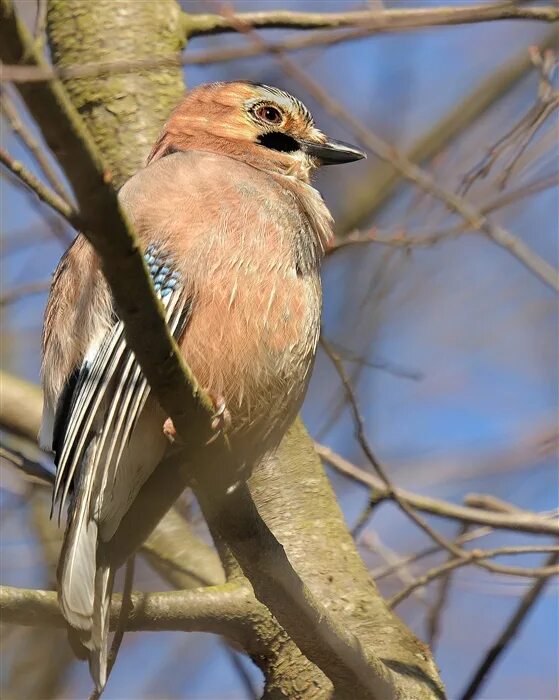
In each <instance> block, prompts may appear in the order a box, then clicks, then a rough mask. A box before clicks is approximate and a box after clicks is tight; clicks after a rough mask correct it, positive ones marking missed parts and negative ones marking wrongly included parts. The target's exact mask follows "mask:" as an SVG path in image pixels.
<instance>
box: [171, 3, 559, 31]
mask: <svg viewBox="0 0 559 700" xmlns="http://www.w3.org/2000/svg"><path fill="white" fill-rule="evenodd" d="M510 19H523V20H534V21H540V22H557V21H558V20H559V9H557V8H556V7H552V6H544V7H523V6H521V5H516V4H515V5H512V4H509V3H507V4H503V3H501V2H499V3H494V4H491V5H471V4H470V5H464V6H461V7H460V6H458V7H456V6H451V7H444V6H443V7H433V8H430V7H427V8H417V9H416V8H403V9H382V10H380V11H378V10H363V11H354V12H331V13H327V12H324V13H323V12H290V11H282V10H272V11H270V12H240V13H237V14H235V15H234V18H233V19H230V18H228V17H224V16H222V15H213V14H207V15H203V14H199V15H192V14H187V13H184V16H183V25H184V30H185V33H186V35H187V37H189V38H191V37H194V36H204V35H207V34H223V33H225V32H236V31H238V23H239V22H242V23H243V24H245V25H246V26H248V27H251V28H253V29H340V28H344V27H356V26H363V25H367V26H369V27H371V28H374V29H376V30H378V31H383V32H386V31H395V30H401V29H417V28H419V27H434V26H441V25H454V24H470V23H477V22H491V21H495V20H510Z"/></svg>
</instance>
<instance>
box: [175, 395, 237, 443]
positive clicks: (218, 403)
mask: <svg viewBox="0 0 559 700" xmlns="http://www.w3.org/2000/svg"><path fill="white" fill-rule="evenodd" d="M206 393H207V394H208V396H209V398H210V400H211V402H212V405H213V408H214V412H213V414H212V422H211V426H212V430H213V431H214V432H215V435H214V436H213V437H212V438H210V440H209V441H208V444H209V443H210V442H213V441H214V440H215V439H216V437H217V436H218V435H219V434H220V433H221V432H222V431H223V432H227V430H228V429H229V427H230V425H231V413H230V412H229V409H228V408H227V404H226V403H225V399H224V398H223V396H222V395H221V394H216V393H215V392H213V391H211V390H208V391H207V392H206ZM163 434H164V435H165V437H166V438H167V440H169V442H170V443H171V444H173V443H174V442H176V441H177V431H176V428H175V424H174V423H173V419H172V418H171V417H169V418H167V420H166V421H165V422H164V423H163ZM179 442H180V439H179Z"/></svg>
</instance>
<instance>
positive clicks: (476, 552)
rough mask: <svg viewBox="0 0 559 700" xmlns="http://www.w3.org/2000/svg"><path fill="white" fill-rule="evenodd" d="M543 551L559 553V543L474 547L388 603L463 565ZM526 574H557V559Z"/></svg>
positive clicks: (390, 599)
mask: <svg viewBox="0 0 559 700" xmlns="http://www.w3.org/2000/svg"><path fill="white" fill-rule="evenodd" d="M541 552H553V553H554V554H555V556H557V553H559V546H558V545H542V546H535V547H531V546H526V547H521V546H519V547H497V548H495V549H485V550H484V549H473V550H471V551H470V552H464V554H463V555H461V556H459V557H456V558H455V559H451V560H450V561H447V562H445V563H444V564H441V565H440V566H437V567H434V568H433V569H431V570H430V571H427V573H425V574H423V576H420V577H419V578H417V579H416V580H415V581H414V582H413V583H411V584H410V585H409V586H407V587H406V588H404V589H403V590H402V591H400V592H399V593H396V595H394V596H392V597H391V598H389V600H388V605H389V606H390V607H391V608H394V607H396V605H399V604H400V603H401V602H402V601H403V600H405V599H406V598H407V597H408V596H409V595H410V594H411V593H413V592H414V591H415V590H416V589H417V588H420V587H423V586H426V585H427V584H428V583H430V582H431V581H433V580H435V579H436V578H438V577H439V576H442V575H444V574H447V573H448V572H449V571H453V570H454V569H458V568H460V567H462V566H466V565H468V564H475V563H481V562H482V561H483V560H484V559H490V558H492V557H500V556H509V555H512V554H534V553H541ZM525 571H526V575H527V577H529V578H532V577H534V578H535V577H538V578H540V579H542V580H545V579H546V578H549V577H550V576H557V575H558V574H559V567H558V566H557V565H556V559H554V563H553V564H546V565H545V566H541V567H535V568H531V569H526V570H525Z"/></svg>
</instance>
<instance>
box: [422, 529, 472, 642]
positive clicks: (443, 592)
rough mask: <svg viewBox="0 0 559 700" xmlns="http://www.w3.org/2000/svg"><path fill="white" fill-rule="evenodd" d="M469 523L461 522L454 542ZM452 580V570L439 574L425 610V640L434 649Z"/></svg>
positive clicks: (461, 535)
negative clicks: (429, 603)
mask: <svg viewBox="0 0 559 700" xmlns="http://www.w3.org/2000/svg"><path fill="white" fill-rule="evenodd" d="M468 528H469V525H468V523H461V524H460V530H459V532H458V536H457V537H456V539H455V540H454V544H456V545H458V544H460V541H461V538H463V537H464V535H466V534H467V532H468ZM451 556H452V555H450V554H449V555H448V557H447V561H450V558H451ZM451 582H452V571H448V572H447V573H446V574H444V575H443V576H441V580H440V581H439V587H438V590H437V593H436V596H435V599H434V600H433V602H432V603H431V605H430V606H429V610H428V612H427V616H426V620H425V627H426V635H425V636H426V641H427V644H428V645H429V648H430V649H432V650H434V649H435V647H436V645H437V642H438V640H439V635H440V632H441V619H442V615H443V612H444V609H445V606H446V604H447V602H448V598H449V595H450V585H451Z"/></svg>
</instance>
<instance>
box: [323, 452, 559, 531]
mask: <svg viewBox="0 0 559 700" xmlns="http://www.w3.org/2000/svg"><path fill="white" fill-rule="evenodd" d="M315 449H316V451H317V453H318V454H319V455H320V456H321V457H322V459H324V461H326V462H328V464H331V465H332V466H333V467H334V468H335V469H337V470H338V471H339V472H341V473H342V474H344V475H345V476H347V477H349V478H350V479H353V480H354V481H357V482H358V483H360V484H363V485H365V486H367V487H369V488H371V489H374V490H375V496H376V497H377V498H378V499H384V498H389V497H390V490H389V489H388V488H387V487H386V485H385V484H384V483H383V482H382V480H381V479H380V478H379V477H377V476H375V475H374V474H371V473H369V472H366V471H365V470H364V469H360V468H359V467H356V466H355V465H354V464H351V462H348V461H347V460H346V459H344V458H343V457H341V456H340V455H338V454H336V453H335V452H334V451H333V450H331V449H330V448H329V447H326V446H324V445H320V444H319V443H315ZM395 491H396V492H397V494H398V495H399V497H400V498H401V499H402V500H403V501H405V502H406V503H408V504H409V505H410V506H411V507H413V508H415V509H417V510H420V511H422V512H424V513H430V514H431V515H437V516H439V517H441V518H447V519H452V520H460V521H462V522H465V523H471V524H474V525H489V526H490V527H494V528H496V529H498V530H514V531H517V532H530V533H533V534H537V535H559V523H557V522H555V521H553V520H547V519H544V518H543V517H541V516H538V515H535V514H532V513H527V512H526V511H521V512H519V513H512V514H511V513H500V512H494V511H488V510H485V509H482V508H469V507H467V506H461V505H458V504H455V503H450V502H448V501H441V500H439V499H436V498H431V497H429V496H421V495H419V494H416V493H413V492H411V491H406V490H405V489H401V488H396V489H395Z"/></svg>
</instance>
